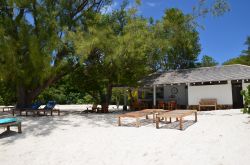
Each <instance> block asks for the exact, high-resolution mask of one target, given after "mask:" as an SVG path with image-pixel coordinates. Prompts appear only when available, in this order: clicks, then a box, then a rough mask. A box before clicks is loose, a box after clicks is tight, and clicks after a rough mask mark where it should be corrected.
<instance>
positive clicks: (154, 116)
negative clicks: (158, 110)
mask: <svg viewBox="0 0 250 165" xmlns="http://www.w3.org/2000/svg"><path fill="white" fill-rule="evenodd" d="M155 120H156V114H155V113H153V123H155Z"/></svg>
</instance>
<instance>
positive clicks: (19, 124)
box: [0, 121, 22, 133]
mask: <svg viewBox="0 0 250 165" xmlns="http://www.w3.org/2000/svg"><path fill="white" fill-rule="evenodd" d="M12 126H15V127H17V129H18V131H17V132H18V133H22V124H21V122H20V121H16V122H11V123H6V124H0V127H6V128H7V131H10V127H12Z"/></svg>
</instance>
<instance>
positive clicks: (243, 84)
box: [242, 82, 250, 90]
mask: <svg viewBox="0 0 250 165" xmlns="http://www.w3.org/2000/svg"><path fill="white" fill-rule="evenodd" d="M248 85H250V83H244V82H243V83H242V89H243V90H246V89H247V86H248Z"/></svg>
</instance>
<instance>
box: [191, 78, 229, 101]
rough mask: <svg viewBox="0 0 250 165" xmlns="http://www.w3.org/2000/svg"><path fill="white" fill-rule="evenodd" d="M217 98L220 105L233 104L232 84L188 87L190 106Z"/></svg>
mask: <svg viewBox="0 0 250 165" xmlns="http://www.w3.org/2000/svg"><path fill="white" fill-rule="evenodd" d="M205 98H215V99H217V102H218V104H227V105H232V104H233V97H232V86H231V82H228V84H221V85H204V86H190V85H189V86H188V104H189V105H198V104H199V101H200V99H205Z"/></svg>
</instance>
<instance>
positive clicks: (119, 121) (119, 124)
mask: <svg viewBox="0 0 250 165" xmlns="http://www.w3.org/2000/svg"><path fill="white" fill-rule="evenodd" d="M121 125H122V123H121V117H118V126H121Z"/></svg>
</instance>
